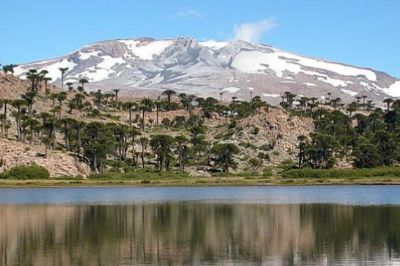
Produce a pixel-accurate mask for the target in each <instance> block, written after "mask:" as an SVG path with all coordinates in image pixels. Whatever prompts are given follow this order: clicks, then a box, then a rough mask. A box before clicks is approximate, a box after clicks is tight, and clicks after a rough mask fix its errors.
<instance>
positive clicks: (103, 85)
mask: <svg viewBox="0 0 400 266" xmlns="http://www.w3.org/2000/svg"><path fill="white" fill-rule="evenodd" d="M60 67H68V68H69V70H68V72H67V73H66V77H65V80H66V81H70V82H74V83H76V82H77V81H78V80H79V79H80V78H82V77H85V78H87V79H88V80H89V81H90V82H91V84H90V85H89V87H90V88H91V89H103V90H111V89H113V88H115V87H118V88H121V89H123V90H125V91H126V93H132V91H133V90H138V89H141V90H142V92H146V91H147V92H148V93H149V94H151V93H152V91H154V90H161V89H164V88H165V87H169V88H171V89H175V90H177V91H179V92H185V93H189V94H197V95H201V96H214V97H218V96H219V94H220V92H224V94H225V95H226V96H225V97H229V96H236V97H238V98H243V99H245V98H246V97H248V94H249V90H248V88H254V91H253V95H259V96H261V97H263V98H265V99H266V100H267V101H269V102H277V101H278V100H279V97H277V96H279V94H281V93H283V92H284V91H291V92H293V93H296V94H299V95H304V96H310V97H311V96H312V97H315V96H318V97H324V96H325V95H326V94H327V93H328V92H329V93H330V94H331V95H332V96H333V97H341V98H343V100H345V101H350V100H353V97H354V96H361V95H367V96H368V97H370V98H371V99H375V100H378V101H380V100H383V99H384V98H385V97H388V96H400V88H399V81H398V80H397V79H395V78H393V77H391V76H389V75H387V74H385V73H382V72H379V71H374V70H371V69H367V68H360V67H355V66H350V65H346V64H341V63H335V62H330V61H326V60H322V59H316V58H310V57H303V56H299V55H295V54H292V53H289V52H285V51H283V50H280V49H278V48H275V47H272V46H269V45H264V44H253V43H249V42H246V41H243V40H232V41H230V42H220V41H214V40H207V41H197V40H196V39H194V38H190V37H178V38H174V39H161V40H157V39H153V38H149V37H141V38H132V39H117V40H108V41H101V42H97V43H93V44H91V45H86V46H84V47H82V48H81V49H79V50H78V51H75V52H74V53H71V54H68V55H65V56H63V57H60V58H56V59H53V60H47V61H41V62H35V63H30V64H25V65H21V66H19V67H18V68H17V69H16V73H17V75H19V76H22V77H23V76H24V73H25V72H26V71H27V70H29V69H31V68H36V69H38V70H42V69H46V70H47V71H49V76H50V77H51V78H52V79H53V81H54V82H59V79H60V72H59V70H58V69H59V68H60Z"/></svg>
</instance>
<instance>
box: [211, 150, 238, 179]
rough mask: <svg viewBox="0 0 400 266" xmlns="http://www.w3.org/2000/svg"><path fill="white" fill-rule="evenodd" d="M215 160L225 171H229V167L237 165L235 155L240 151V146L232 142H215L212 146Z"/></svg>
mask: <svg viewBox="0 0 400 266" xmlns="http://www.w3.org/2000/svg"><path fill="white" fill-rule="evenodd" d="M211 153H212V154H213V155H214V158H213V159H214V162H215V164H216V165H217V166H220V167H221V168H222V171H223V172H229V168H230V167H232V168H234V167H235V166H236V164H235V162H234V160H233V156H234V155H235V154H238V153H239V148H238V147H237V146H236V145H235V144H232V143H222V144H215V145H213V147H212V148H211Z"/></svg>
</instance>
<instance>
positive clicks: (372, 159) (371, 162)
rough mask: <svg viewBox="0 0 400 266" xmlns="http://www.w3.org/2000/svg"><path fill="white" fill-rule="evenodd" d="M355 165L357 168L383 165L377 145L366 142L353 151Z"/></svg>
mask: <svg viewBox="0 0 400 266" xmlns="http://www.w3.org/2000/svg"><path fill="white" fill-rule="evenodd" d="M353 155H354V166H355V167H357V168H372V167H378V166H381V165H382V160H381V156H380V155H379V151H378V149H377V147H376V146H375V145H373V144H371V143H368V142H365V143H362V144H360V145H358V146H357V148H356V149H355V150H354V152H353Z"/></svg>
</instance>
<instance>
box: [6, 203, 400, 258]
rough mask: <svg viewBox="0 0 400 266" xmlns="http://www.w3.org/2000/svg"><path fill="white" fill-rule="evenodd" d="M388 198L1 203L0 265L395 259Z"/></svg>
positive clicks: (394, 214) (396, 218) (398, 221)
mask: <svg viewBox="0 0 400 266" xmlns="http://www.w3.org/2000/svg"><path fill="white" fill-rule="evenodd" d="M399 225H400V208H399V207H394V206H391V207H390V206H342V205H321V204H307V205H265V204H264V205H256V204H202V203H163V204H152V205H129V206H86V205H72V206H58V205H48V206H45V205H43V206H38V205H0V258H1V261H0V265H136V264H164V265H165V264H167V265H168V264H178V265H188V264H189V265H191V264H221V263H243V264H244V265H249V264H254V265H261V264H278V265H279V264H283V265H291V264H315V265H321V264H327V265H331V264H337V263H349V262H353V263H356V264H358V263H360V264H368V263H371V264H376V263H379V264H381V263H383V264H385V262H389V261H392V262H393V261H397V262H399V260H398V258H399V254H400V250H399V247H400V243H399V241H400V226H399Z"/></svg>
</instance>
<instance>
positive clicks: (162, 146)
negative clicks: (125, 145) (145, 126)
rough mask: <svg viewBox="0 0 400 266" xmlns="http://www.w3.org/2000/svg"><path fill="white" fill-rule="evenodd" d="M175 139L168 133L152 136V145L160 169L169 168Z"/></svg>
mask: <svg viewBox="0 0 400 266" xmlns="http://www.w3.org/2000/svg"><path fill="white" fill-rule="evenodd" d="M174 142H175V139H174V138H173V137H171V136H168V135H155V136H152V137H151V140H150V146H151V148H152V150H153V151H154V153H155V154H156V156H157V161H158V170H159V171H161V172H162V171H163V170H164V169H165V170H169V163H170V159H171V154H172V147H173V145H174Z"/></svg>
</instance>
